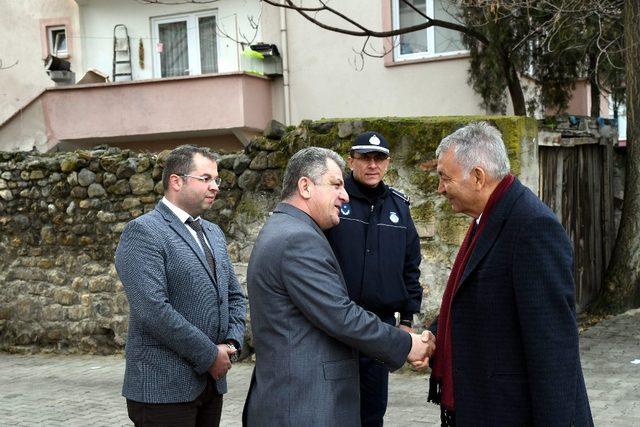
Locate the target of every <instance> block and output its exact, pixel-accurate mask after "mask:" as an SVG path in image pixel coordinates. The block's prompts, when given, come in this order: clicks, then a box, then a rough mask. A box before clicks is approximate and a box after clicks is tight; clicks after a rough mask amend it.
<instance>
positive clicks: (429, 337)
mask: <svg viewBox="0 0 640 427" xmlns="http://www.w3.org/2000/svg"><path fill="white" fill-rule="evenodd" d="M435 349H436V339H435V336H434V335H433V334H432V333H431V332H426V331H425V333H423V334H422V335H418V334H411V351H409V355H408V356H407V360H408V361H409V362H410V363H411V365H412V366H413V367H414V368H416V369H424V368H426V367H427V366H429V357H431V355H432V354H433V352H434V351H435Z"/></svg>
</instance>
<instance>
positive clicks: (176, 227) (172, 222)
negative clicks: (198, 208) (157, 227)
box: [156, 202, 217, 283]
mask: <svg viewBox="0 0 640 427" xmlns="http://www.w3.org/2000/svg"><path fill="white" fill-rule="evenodd" d="M156 210H157V211H158V212H159V213H160V215H162V217H163V218H164V219H165V220H166V221H167V224H168V225H169V227H170V228H171V229H172V230H173V231H175V232H176V234H177V235H178V236H180V237H181V238H182V239H183V240H184V241H185V242H186V243H187V244H188V245H189V247H190V248H191V250H192V251H193V252H194V253H195V254H196V256H197V257H198V259H199V260H200V262H201V263H202V267H204V269H205V270H207V273H208V274H209V277H211V280H212V281H213V283H217V281H216V278H215V277H214V275H213V272H212V271H211V267H209V263H208V262H207V258H205V256H204V252H202V249H200V246H198V244H197V243H196V241H195V239H194V238H193V236H192V235H191V233H189V230H187V229H186V227H185V225H184V224H182V222H180V219H179V218H178V217H177V216H176V215H175V214H174V213H173V212H171V209H169V208H168V207H167V206H166V205H165V204H164V203H162V202H159V203H158V204H157V205H156ZM211 246H214V245H213V244H211Z"/></svg>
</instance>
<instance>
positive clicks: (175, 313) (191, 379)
mask: <svg viewBox="0 0 640 427" xmlns="http://www.w3.org/2000/svg"><path fill="white" fill-rule="evenodd" d="M162 184H163V187H164V198H163V199H162V200H161V201H160V202H159V203H158V204H157V205H156V207H155V209H154V210H153V211H151V212H149V213H147V214H145V215H142V216H140V217H139V218H137V219H135V220H133V221H131V222H129V223H128V224H127V226H126V227H125V229H124V231H123V233H122V236H121V237H120V243H119V245H118V249H117V250H116V261H115V264H116V269H117V271H118V275H119V276H120V280H121V281H122V283H123V285H124V290H125V292H126V294H127V299H128V300H129V309H130V310H129V334H128V337H127V344H126V369H125V376H124V385H123V388H122V394H123V396H125V397H126V399H127V410H128V413H129V417H130V418H131V420H132V421H133V422H134V423H135V425H136V426H151V425H153V426H160V425H162V426H205V425H206V426H212V425H213V426H217V425H219V423H220V415H221V411H222V395H223V394H224V393H226V391H227V384H226V380H225V374H226V373H227V371H228V370H229V369H230V368H231V361H230V356H232V355H234V354H235V353H236V352H237V351H239V348H240V345H241V343H242V342H243V336H244V317H245V299H244V296H243V295H242V292H241V290H240V287H239V285H238V281H237V279H236V276H235V273H234V271H233V267H232V265H231V262H230V260H229V256H228V254H227V249H226V243H225V238H224V235H223V233H222V231H221V230H220V228H219V227H218V226H217V225H215V224H213V223H211V222H208V221H205V220H203V219H201V218H200V215H202V214H203V213H204V212H205V211H206V210H207V209H209V208H210V207H211V205H212V204H213V201H214V200H215V197H216V195H217V194H218V191H219V185H220V178H219V177H218V168H217V164H216V157H215V155H214V154H213V153H212V152H211V151H209V150H208V149H206V148H198V147H193V146H188V145H186V146H182V147H178V148H176V149H175V150H173V151H172V152H171V153H170V154H169V156H168V157H167V159H166V161H165V165H164V171H163V174H162Z"/></svg>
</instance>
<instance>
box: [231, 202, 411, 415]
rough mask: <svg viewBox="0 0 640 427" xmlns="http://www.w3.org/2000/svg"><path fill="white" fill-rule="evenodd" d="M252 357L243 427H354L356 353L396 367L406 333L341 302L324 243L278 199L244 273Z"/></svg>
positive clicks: (341, 288)
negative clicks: (252, 348) (252, 339)
mask: <svg viewBox="0 0 640 427" xmlns="http://www.w3.org/2000/svg"><path fill="white" fill-rule="evenodd" d="M247 283H248V286H249V301H250V308H251V327H252V331H253V336H254V343H255V351H256V366H255V370H254V378H253V380H252V384H251V387H250V390H249V395H248V396H247V402H246V404H245V414H244V415H245V419H246V424H248V425H249V426H261V427H265V426H278V427H281V426H301V425H305V426H311V425H313V426H332V427H334V426H358V425H360V407H359V406H360V391H359V378H358V357H357V351H356V350H360V351H362V352H363V353H366V354H367V355H369V356H370V357H374V358H377V359H379V360H381V361H383V362H385V363H386V364H387V365H388V366H389V367H390V368H391V369H397V368H399V367H401V366H402V365H403V363H404V361H405V360H406V357H407V354H408V353H409V350H410V349H411V338H410V336H409V334H407V333H406V332H403V331H401V330H399V329H397V328H394V327H392V326H390V325H387V324H385V323H383V322H381V321H380V320H379V319H378V318H377V317H376V316H375V315H373V314H371V313H369V312H368V311H365V310H363V309H362V308H361V307H359V306H357V305H356V304H355V303H353V302H351V301H350V300H349V296H348V294H347V289H346V286H345V283H344V279H343V277H342V273H341V271H340V267H339V265H338V261H337V260H336V258H335V256H334V255H333V252H332V251H331V247H330V246H329V243H328V242H327V239H326V238H325V236H324V234H323V233H322V231H321V230H320V228H319V227H318V226H317V225H316V223H315V222H314V221H313V220H312V219H311V217H309V216H308V215H307V214H305V213H304V212H302V211H301V210H299V209H297V208H295V207H293V206H291V205H289V204H286V203H280V204H279V205H278V206H277V208H276V210H275V211H274V213H273V215H272V216H271V218H269V220H268V221H267V222H266V224H265V226H264V227H263V228H262V231H261V232H260V234H259V235H258V239H257V240H256V244H255V247H254V249H253V252H252V253H251V259H250V261H249V270H248V273H247Z"/></svg>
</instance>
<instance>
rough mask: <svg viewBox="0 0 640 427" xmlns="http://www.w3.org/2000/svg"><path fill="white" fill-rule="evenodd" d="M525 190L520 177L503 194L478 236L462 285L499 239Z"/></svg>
mask: <svg viewBox="0 0 640 427" xmlns="http://www.w3.org/2000/svg"><path fill="white" fill-rule="evenodd" d="M523 190H524V186H523V185H522V184H521V183H520V181H518V179H516V180H514V181H513V184H512V185H511V187H510V188H509V189H508V190H507V192H506V193H505V194H504V196H502V199H500V200H498V202H497V203H496V207H495V209H494V211H493V213H491V214H490V216H489V218H488V219H487V223H486V224H485V225H484V228H483V229H482V232H481V233H480V235H479V236H478V242H477V243H476V247H475V249H474V250H473V252H472V253H471V256H470V257H469V261H467V265H466V267H465V269H464V273H463V274H462V278H461V279H460V287H462V286H464V282H465V280H467V278H468V277H469V275H470V274H471V273H472V272H473V271H474V270H475V269H476V267H477V266H478V264H479V263H480V261H482V259H483V258H484V257H485V255H487V253H488V252H489V250H490V249H491V247H492V246H493V244H494V243H495V241H496V240H497V239H498V236H499V235H500V231H501V230H502V227H503V226H504V223H505V221H506V220H507V217H508V216H509V212H511V209H512V208H513V205H514V203H515V202H516V200H517V199H518V197H520V195H521V194H522V191H523Z"/></svg>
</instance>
